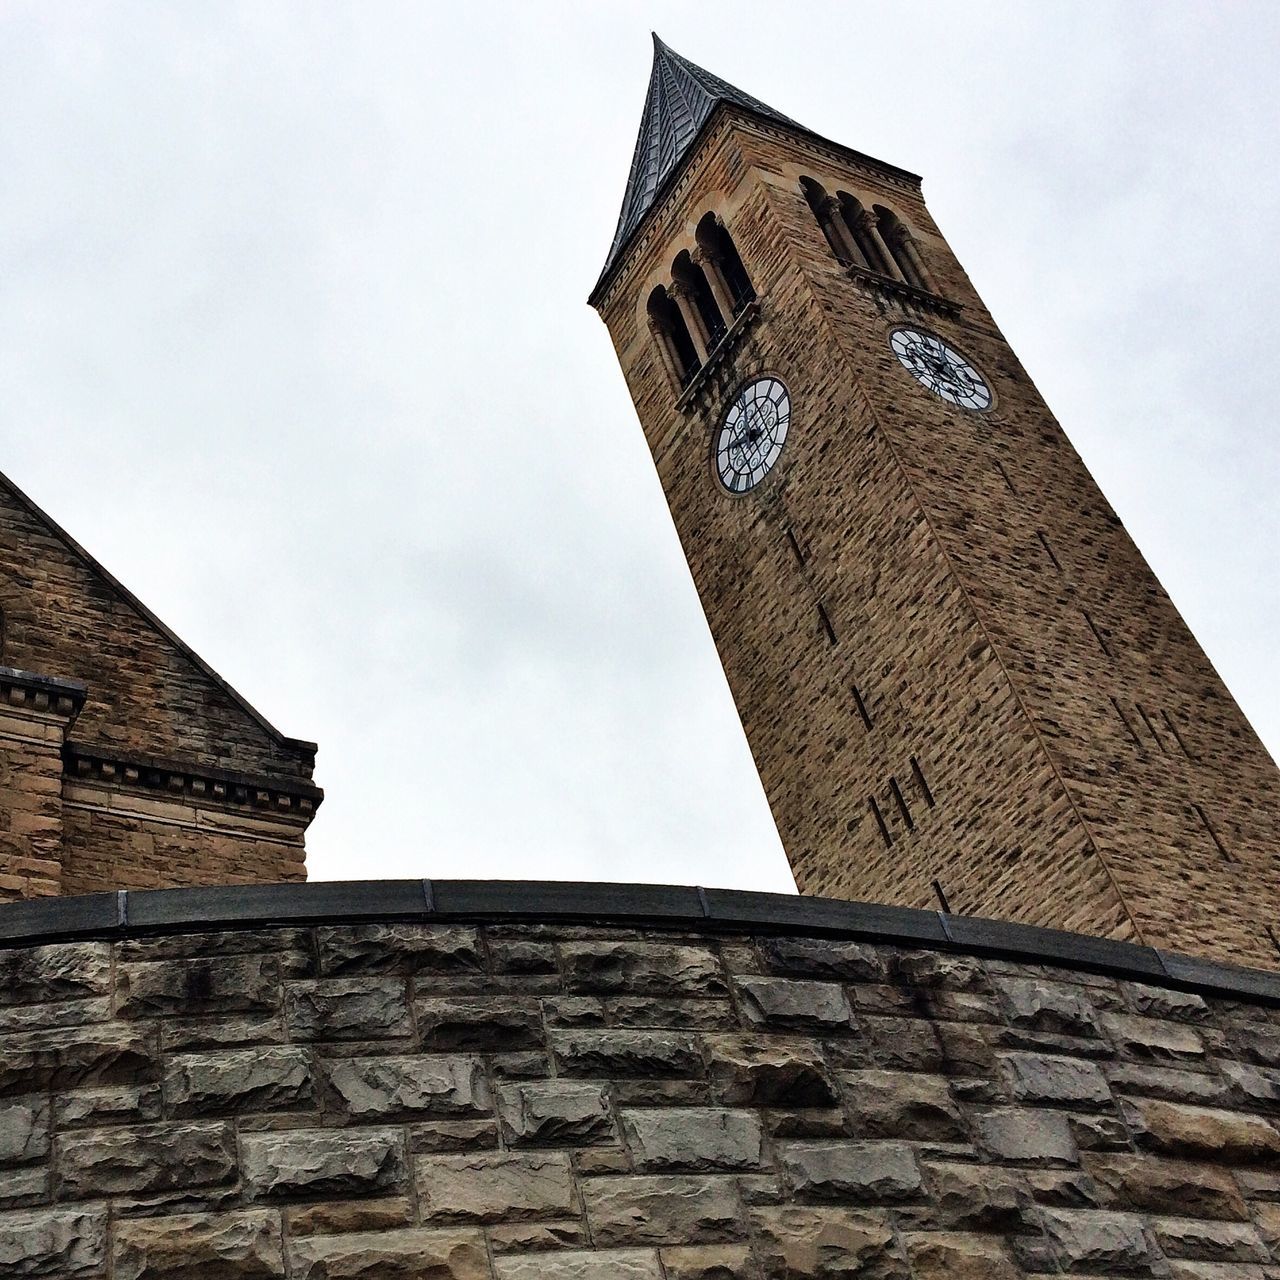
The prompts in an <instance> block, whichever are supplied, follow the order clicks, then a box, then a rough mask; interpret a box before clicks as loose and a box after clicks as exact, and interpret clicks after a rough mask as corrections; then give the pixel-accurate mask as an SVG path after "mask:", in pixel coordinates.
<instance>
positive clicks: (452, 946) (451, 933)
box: [316, 924, 484, 977]
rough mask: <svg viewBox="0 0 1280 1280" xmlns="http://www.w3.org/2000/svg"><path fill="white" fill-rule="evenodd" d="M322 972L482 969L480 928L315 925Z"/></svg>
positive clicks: (330, 974) (328, 974)
mask: <svg viewBox="0 0 1280 1280" xmlns="http://www.w3.org/2000/svg"><path fill="white" fill-rule="evenodd" d="M316 944H317V946H318V948H319V951H320V972H321V973H322V974H324V975H325V976H326V977H337V976H340V975H345V974H351V973H387V972H393V971H394V972H396V973H436V974H472V973H475V974H478V973H482V972H483V971H484V957H483V955H482V953H481V950H480V935H479V933H478V931H477V930H475V929H469V928H462V927H458V926H446V925H421V924H346V925H326V926H323V927H321V928H319V929H317V930H316Z"/></svg>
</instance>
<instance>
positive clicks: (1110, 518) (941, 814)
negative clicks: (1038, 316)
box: [591, 37, 1280, 967]
mask: <svg viewBox="0 0 1280 1280" xmlns="http://www.w3.org/2000/svg"><path fill="white" fill-rule="evenodd" d="M591 303H592V305H593V306H594V307H595V308H596V310H597V311H598V312H599V314H600V315H601V317H602V318H603V319H604V321H605V323H606V325H607V326H608V329H609V334H610V337H611V338H612V340H613V344H614V347H615V349H616V351H617V354H618V359H619V361H620V363H621V365H622V370H623V373H624V375H625V377H626V379H627V384H628V387H629V389H630V391H631V395H632V398H633V400H634V402H635V405H636V409H637V412H638V414H639V418H640V423H641V426H642V428H643V430H644V432H645V437H646V439H647V441H648V443H649V448H650V450H651V452H652V455H653V460H654V465H655V466H656V467H657V470H658V475H659V477H660V478H661V481H662V485H663V488H664V490H665V492H666V496H667V500H668V503H669V504H670V508H671V514H672V517H673V519H674V521H675V525H676V529H677V531H678V533H679V536H680V540H681V543H682V544H683V547H684V551H685V554H686V556H687V558H688V562H689V567H690V569H691V571H692V573H693V578H694V581H695V583H696V585H697V588H698V592H699V595H700V596H701V599H702V604H703V607H704V609H705V611H706V615H707V621H708V623H709V625H710V627H711V631H712V634H713V636H714V637H715V641H716V645H717V648H718V650H719V654H720V658H721V661H722V662H723V664H724V668H725V672H726V674H727V676H728V680H729V684H730V687H731V689H732V691H733V695H734V698H735V700H736V703H737V706H738V711H739V714H740V715H741V717H742V723H743V726H744V728H745V730H746V733H747V738H748V740H749V742H750V745H751V750H752V752H753V755H754V757H755V761H756V764H757V767H758V768H759V770H760V775H761V777H762V779H763V781H764V786H765V790H766V793H767V795H768V798H769V803H770V805H771V807H772V810H773V814H774V818H775V820H776V821H777V824H778V829H779V832H780V833H781V836H782V841H783V845H784V847H785V848H786V851H787V856H788V858H789V860H790V862H791V867H792V870H793V872H794V874H795V878H796V883H797V885H798V886H799V888H800V890H801V891H802V892H804V893H814V894H825V895H830V896H835V897H845V898H857V899H869V900H874V901H881V902H886V903H896V904H901V905H904V906H912V907H927V906H934V905H941V906H942V907H943V908H944V909H948V910H951V911H955V912H963V913H966V914H972V915H984V916H993V917H999V918H1002V919H1010V920H1018V921H1023V922H1026V923H1029V924H1037V925H1047V926H1053V927H1058V928H1064V929H1072V930H1076V931H1080V932H1084V933H1092V934H1097V935H1102V936H1107V937H1112V938H1121V939H1128V940H1131V941H1140V942H1146V943H1148V944H1152V945H1159V946H1166V947H1169V948H1172V949H1174V950H1179V951H1189V952H1195V953H1200V954H1206V955H1210V956H1213V957H1215V958H1218V959H1221V960H1224V961H1234V962H1237V963H1247V964H1253V965H1261V966H1264V967H1275V966H1276V965H1277V964H1278V963H1280V937H1278V936H1277V934H1276V932H1275V928H1276V922H1277V919H1278V918H1280V916H1278V913H1277V907H1278V906H1280V893H1278V892H1277V890H1278V889H1280V772H1278V771H1277V769H1276V766H1275V764H1274V762H1273V761H1272V760H1271V758H1270V756H1269V755H1268V754H1267V752H1266V750H1265V748H1264V747H1263V746H1262V744H1261V742H1260V741H1259V739H1258V737H1257V735H1256V734H1255V733H1254V731H1253V729H1252V728H1251V727H1250V725H1249V723H1248V721H1247V720H1246V719H1245V717H1244V715H1243V713H1242V712H1241V710H1240V708H1239V707H1238V706H1237V705H1236V703H1235V701H1234V700H1233V699H1232V697H1231V695H1230V693H1229V692H1228V691H1227V689H1226V687H1225V685H1224V684H1223V683H1222V680H1221V679H1220V678H1219V676H1218V674H1217V673H1216V671H1215V670H1214V668H1213V666H1212V664H1211V663H1210V662H1209V660H1208V658H1207V657H1206V656H1205V654H1204V652H1203V650H1202V649H1201V648H1200V646H1199V645H1198V643H1197V642H1196V640H1195V638H1194V637H1193V636H1192V635H1191V633H1190V631H1189V630H1188V629H1187V626H1186V624H1185V622H1184V621H1183V620H1182V618H1181V616H1180V615H1179V613H1178V611H1177V609H1176V608H1175V607H1174V605H1173V604H1172V602H1171V601H1170V599H1169V597H1168V596H1167V595H1166V593H1165V591H1164V589H1163V588H1162V587H1161V585H1160V583H1159V581H1158V580H1157V579H1156V577H1155V575H1154V574H1153V573H1152V571H1151V569H1150V568H1149V566H1148V565H1147V564H1146V562H1145V561H1144V559H1143V558H1142V555H1141V553H1140V552H1139V551H1138V549H1137V547H1136V546H1135V545H1134V543H1133V541H1132V539H1131V538H1130V537H1129V535H1128V534H1127V532H1126V531H1125V528H1124V526H1123V525H1122V524H1121V522H1120V519H1119V517H1118V516H1117V515H1116V513H1115V512H1114V511H1113V510H1112V509H1111V506H1110V505H1109V504H1108V502H1107V500H1106V498H1105V497H1104V496H1103V495H1102V493H1101V491H1100V490H1099V489H1098V487H1097V485H1096V484H1095V483H1094V481H1093V478H1092V477H1091V476H1090V474H1089V472H1088V470H1087V469H1086V467H1085V465H1084V463H1083V462H1082V461H1081V460H1080V458H1079V456H1078V455H1077V454H1076V452H1075V450H1074V449H1073V448H1072V446H1071V443H1070V441H1069V440H1068V439H1067V436H1066V435H1065V434H1064V432H1063V431H1062V429H1061V427H1060V426H1059V425H1058V423H1057V421H1056V420H1055V419H1054V417H1053V415H1052V413H1051V412H1050V411H1049V409H1048V407H1047V406H1046V405H1045V403H1044V401H1043V400H1042V399H1041V397H1040V395H1039V393H1038V392H1037V390H1036V388H1035V385H1034V384H1033V383H1032V381H1031V379H1030V378H1029V377H1028V376H1027V374H1026V372H1025V371H1024V370H1023V368H1022V366H1021V365H1020V364H1019V362H1018V359H1017V357H1016V356H1015V355H1014V353H1013V351H1012V350H1011V349H1010V347H1009V345H1008V344H1007V343H1006V342H1005V340H1004V338H1003V336H1002V335H1001V332H1000V330H999V328H998V327H997V325H996V323H995V321H994V320H993V319H992V317H991V316H990V314H989V313H988V312H987V310H986V308H985V307H984V306H983V303H982V300H981V298H979V296H978V294H977V293H976V292H975V290H974V288H973V285H972V284H971V283H970V281H969V279H968V277H967V276H966V275H965V273H964V270H963V268H962V267H961V266H960V263H959V262H958V261H957V260H956V258H955V256H954V255H953V254H952V252H951V250H950V248H949V247H948V245H947V242H946V241H945V240H944V239H943V237H942V235H941V233H940V232H939V230H938V228H937V227H936V226H935V225H934V223H933V220H932V218H931V217H930V215H929V212H928V210H927V208H926V207H925V204H924V200H923V197H922V195H921V190H920V179H919V178H917V177H916V176H914V175H913V174H910V173H907V172H905V171H904V170H902V169H899V168H897V167H895V166H894V165H892V164H886V163H884V162H883V161H880V160H875V159H872V158H871V157H870V156H866V155H863V154H861V153H859V152H857V151H854V150H851V149H850V148H848V147H845V146H842V145H840V144H838V143H835V142H831V141H829V140H827V139H825V138H822V137H819V136H817V135H816V134H814V133H812V132H810V131H809V130H808V129H805V128H803V127H802V126H800V125H798V124H796V123H795V122H794V121H793V120H790V119H788V118H787V117H786V116H783V115H782V114H780V113H779V112H777V111H775V110H773V109H772V108H771V107H768V106H766V105H764V104H763V103H761V102H759V101H757V100H756V99H754V98H752V97H750V96H749V95H747V94H745V93H743V92H742V91H741V90H739V89H736V88H734V87H733V86H732V85H730V84H728V83H726V82H725V81H723V80H721V79H719V78H718V77H716V76H714V75H712V74H710V73H709V72H707V71H705V70H703V69H702V68H700V67H697V66H695V65H694V64H693V63H691V62H689V61H687V60H686V59H684V58H682V57H680V55H679V54H677V53H675V52H674V51H672V50H671V49H669V48H667V47H666V46H665V45H664V44H662V42H661V41H659V40H657V38H656V37H655V50H654V62H653V73H652V77H651V80H650V83H649V90H648V95H647V98H646V100H645V105H644V114H643V118H642V122H641V127H640V136H639V138H638V140H637V143H636V151H635V157H634V159H633V161H632V166H631V172H630V175H629V178H628V181H627V188H626V194H625V197H624V200H623V206H622V214H621V217H620V218H619V222H618V228H617V232H616V234H615V236H614V239H613V244H612V246H611V248H610V250H609V254H608V259H607V261H606V263H605V267H604V271H603V274H602V275H601V277H600V280H599V282H598V283H597V285H596V287H595V289H594V290H593V292H592V295H591Z"/></svg>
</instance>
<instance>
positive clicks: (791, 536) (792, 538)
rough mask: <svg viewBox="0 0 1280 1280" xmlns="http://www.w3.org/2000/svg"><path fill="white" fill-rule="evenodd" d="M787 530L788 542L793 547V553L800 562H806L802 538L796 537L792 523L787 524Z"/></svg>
mask: <svg viewBox="0 0 1280 1280" xmlns="http://www.w3.org/2000/svg"><path fill="white" fill-rule="evenodd" d="M786 532H787V544H788V545H789V546H790V547H791V552H792V554H793V555H794V556H795V558H796V560H797V562H798V563H800V564H804V561H805V554H804V549H803V548H802V547H801V546H800V539H799V538H797V537H796V535H795V530H794V529H792V527H791V526H790V525H787V530H786Z"/></svg>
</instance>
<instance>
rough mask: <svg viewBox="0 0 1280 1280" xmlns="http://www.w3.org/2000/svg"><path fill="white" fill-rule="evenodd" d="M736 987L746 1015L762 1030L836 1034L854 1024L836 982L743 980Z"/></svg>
mask: <svg viewBox="0 0 1280 1280" xmlns="http://www.w3.org/2000/svg"><path fill="white" fill-rule="evenodd" d="M734 987H735V989H736V990H737V993H738V999H739V1001H740V1002H741V1004H742V1009H743V1012H744V1013H745V1014H746V1015H747V1017H748V1019H750V1021H752V1022H754V1023H756V1024H757V1025H759V1026H767V1027H791V1028H797V1029H804V1030H822V1031H827V1032H834V1031H841V1030H846V1029H848V1028H849V1026H850V1025H851V1024H852V1022H853V1011H852V1010H851V1009H850V1008H849V1001H848V1000H847V999H846V998H845V994H844V991H843V989H842V988H841V987H840V986H838V985H837V984H836V983H834V982H811V981H808V980H806V979H801V978H742V977H740V978H737V979H735V980H734Z"/></svg>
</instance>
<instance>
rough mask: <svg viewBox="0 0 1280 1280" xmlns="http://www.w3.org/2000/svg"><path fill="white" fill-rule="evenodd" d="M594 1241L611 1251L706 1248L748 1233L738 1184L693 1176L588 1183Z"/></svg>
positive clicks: (584, 1191) (585, 1192)
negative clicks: (646, 1247)
mask: <svg viewBox="0 0 1280 1280" xmlns="http://www.w3.org/2000/svg"><path fill="white" fill-rule="evenodd" d="M582 1199H583V1203H584V1205H585V1206H586V1210H587V1222H588V1223H589V1224H590V1226H591V1237H592V1239H593V1240H594V1241H595V1242H596V1244H597V1245H599V1246H602V1247H605V1248H613V1247H614V1246H625V1245H640V1244H701V1243H703V1242H704V1241H705V1242H708V1243H709V1242H714V1241H717V1240H732V1239H736V1238H738V1237H740V1236H741V1235H742V1233H743V1223H742V1215H741V1211H740V1210H739V1208H738V1198H737V1196H736V1194H735V1192H734V1186H733V1180H732V1179H730V1178H724V1177H715V1176H711V1177H693V1176H690V1175H687V1174H674V1175H667V1176H647V1177H634V1178H627V1177H623V1178H584V1179H583V1181H582Z"/></svg>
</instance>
